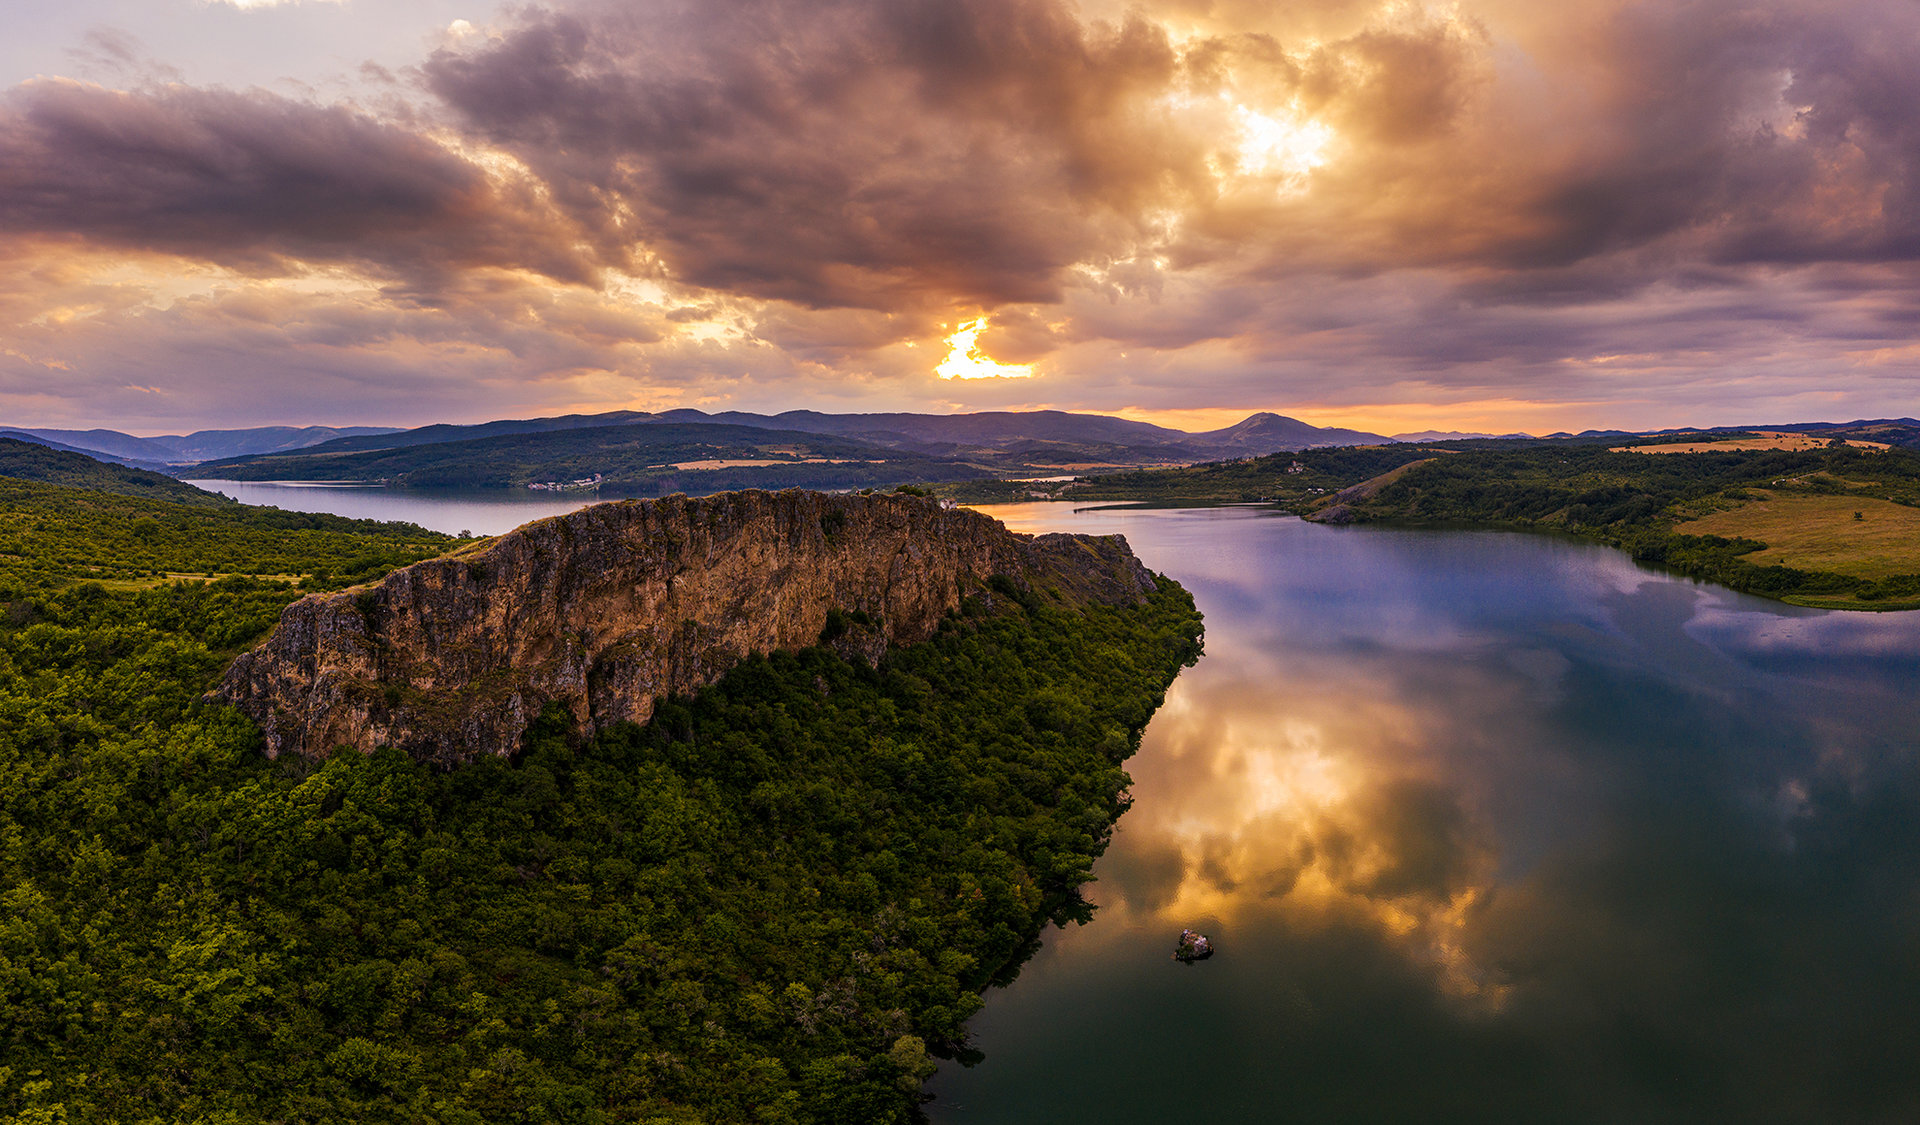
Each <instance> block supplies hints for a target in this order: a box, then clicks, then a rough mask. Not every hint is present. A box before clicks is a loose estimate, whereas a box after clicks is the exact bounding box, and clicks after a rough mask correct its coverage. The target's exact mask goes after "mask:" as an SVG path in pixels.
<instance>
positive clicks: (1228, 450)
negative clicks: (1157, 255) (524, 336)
mask: <svg viewBox="0 0 1920 1125" xmlns="http://www.w3.org/2000/svg"><path fill="white" fill-rule="evenodd" d="M636 425H651V426H687V425H706V426H715V425H717V426H732V427H737V428H740V429H752V430H767V431H779V432H788V433H794V432H798V433H807V434H815V435H823V436H831V437H837V438H843V439H846V440H851V441H859V442H863V443H867V444H870V445H874V446H880V447H883V448H886V449H892V450H896V451H900V452H911V453H918V454H921V455H923V456H926V457H932V458H941V459H950V460H956V461H963V462H967V463H969V464H973V465H977V466H981V467H983V468H986V469H989V470H991V471H993V472H997V473H1000V474H1002V475H1019V474H1021V473H1026V472H1053V471H1065V470H1077V469H1113V468H1131V467H1138V466H1143V465H1171V464H1185V463H1190V462H1194V461H1208V460H1218V459H1220V458H1224V457H1243V456H1250V455H1258V454H1262V453H1271V452H1275V451H1278V450H1293V449H1309V448H1321V447H1325V446H1335V445H1366V444H1378V443H1381V442H1385V441H1388V440H1390V439H1388V438H1385V437H1382V436H1381V435H1379V434H1370V433H1364V432H1362V431H1358V430H1340V429H1322V428H1320V427H1317V426H1310V425H1308V424H1306V423H1305V422H1300V421H1297V420H1295V419H1292V418H1285V417H1282V416H1280V415H1277V414H1255V415H1253V416H1252V417H1249V418H1247V419H1246V420H1245V421H1243V422H1241V423H1239V424H1238V425H1235V426H1230V427H1227V428H1226V429H1223V430H1215V431H1212V432H1210V433H1204V434H1191V433H1187V432H1186V431H1184V430H1175V429H1169V428H1168V427H1165V426H1156V425H1153V424H1151V423H1148V422H1136V421H1133V420H1131V419H1127V418H1116V417H1112V416H1109V415H1104V414H1076V413H1071V412H1068V411H1062V410H1032V411H981V412H977V413H970V414H913V413H882V414H825V413H821V412H819V411H815V410H790V411H786V412H785V413H781V414H754V413H750V412H746V411H736V410H730V411H725V412H722V413H718V414H708V413H706V412H704V411H700V410H668V411H662V412H660V413H657V414H647V413H640V412H636V411H630V410H622V411H614V412H611V413H607V414H569V415H564V416H561V417H554V418H524V419H510V420H503V421H497V422H486V423H481V424H479V425H472V426H454V425H435V426H422V427H420V428H419V429H415V430H406V431H402V432H394V433H385V434H373V435H366V436H358V437H346V438H338V439H335V440H332V441H327V442H322V443H319V444H316V445H313V446H310V447H308V448H306V449H304V450H302V451H300V452H301V453H302V454H303V455H305V456H310V457H331V456H336V455H340V454H347V453H360V452H371V451H374V450H379V449H402V448H415V447H419V446H425V445H439V444H445V443H449V442H458V441H470V440H475V439H481V438H492V437H504V436H509V435H530V434H538V433H556V432H562V431H577V430H589V429H599V428H605V427H610V426H636ZM743 440H749V441H751V440H754V439H743ZM316 479H322V478H316ZM953 479H962V478H953Z"/></svg>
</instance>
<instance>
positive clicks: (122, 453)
mask: <svg viewBox="0 0 1920 1125" xmlns="http://www.w3.org/2000/svg"><path fill="white" fill-rule="evenodd" d="M8 432H9V433H14V434H19V435H28V436H31V437H33V438H38V439H42V440H44V441H47V442H51V443H56V444H57V446H58V447H59V448H63V449H78V450H80V451H81V452H83V453H89V454H95V455H105V456H107V457H109V458H113V459H115V460H118V461H121V462H123V463H124V462H137V463H140V464H142V465H184V464H193V463H195V462H199V461H212V460H217V459H220V458H223V457H242V456H246V455H248V454H254V453H280V452H284V451H286V450H290V449H304V448H306V447H308V446H311V445H318V444H320V443H321V442H324V441H332V440H334V439H336V438H342V437H352V436H356V435H365V434H388V433H393V432H394V431H393V430H392V429H390V428H384V427H378V426H347V427H335V426H256V427H254V428H252V429H245V430H197V431H195V432H193V433H191V434H184V435H181V434H170V435H167V436H165V437H150V438H143V437H134V436H133V435H131V434H123V433H121V432H120V431H119V430H47V429H32V428H28V427H14V428H13V429H12V430H9V431H8Z"/></svg>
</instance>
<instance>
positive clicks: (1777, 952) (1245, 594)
mask: <svg viewBox="0 0 1920 1125" xmlns="http://www.w3.org/2000/svg"><path fill="white" fill-rule="evenodd" d="M214 487H217V488H219V489H220V490H222V491H228V492H229V494H230V495H236V496H238V497H239V498H240V499H243V500H246V501H248V502H250V503H263V502H264V503H272V504H277V505H279V506H281V507H284V508H297V509H303V510H322V511H332V512H338V513H341V514H345V515H356V516H372V517H378V518H383V519H404V520H411V521H413V522H416V523H420V524H423V525H425V526H428V527H432V528H437V529H441V530H446V531H458V530H460V529H462V528H467V529H471V530H473V531H476V532H485V533H495V532H499V531H504V530H506V529H507V528H509V527H511V526H513V525H515V524H517V523H520V522H523V521H524V520H527V519H531V518H535V517H537V516H541V515H547V514H552V513H556V512H561V511H567V510H571V509H572V508H574V507H577V506H579V504H581V503H583V502H584V501H585V498H578V499H569V498H566V497H545V498H539V499H536V498H533V497H521V496H518V495H511V496H510V495H506V494H501V493H490V494H481V495H479V496H474V497H454V498H449V497H445V496H440V495H423V494H418V493H396V492H387V491H385V490H378V489H337V488H336V489H305V490H302V489H294V488H288V487H287V486H284V485H257V484H248V485H239V486H233V485H230V484H227V483H219V484H216V485H214ZM990 510H991V511H992V512H993V514H995V515H997V516H999V517H1000V518H1002V519H1004V520H1006V521H1007V522H1008V523H1009V524H1011V525H1012V526H1014V527H1015V528H1016V529H1019V530H1027V531H1043V530H1068V531H1087V532H1097V533H1105V532H1115V531H1117V532H1122V533H1124V534H1125V535H1126V536H1127V538H1128V539H1129V541H1131V543H1132V544H1133V547H1134V550H1135V551H1136V552H1137V553H1138V554H1139V555H1140V556H1141V557H1142V558H1143V559H1145V560H1146V561H1147V563H1148V564H1149V565H1150V566H1152V567H1154V568H1155V569H1158V570H1161V571H1165V572H1166V573H1168V574H1171V575H1172V576H1174V577H1175V578H1177V579H1179V580H1180V581H1181V582H1182V583H1184V584H1185V585H1186V586H1187V588H1188V589H1190V590H1192V591H1193V593H1194V595H1195V597H1196V598H1198V600H1199V603H1200V607H1201V609H1202V610H1204V611H1205V613H1206V615H1207V655H1206V657H1205V658H1204V659H1202V660H1201V662H1200V663H1199V664H1198V665H1196V666H1195V667H1193V668H1191V669H1189V670H1188V671H1187V672H1186V673H1184V674H1183V675H1182V676H1181V678H1180V679H1179V681H1178V682H1177V683H1176V684H1175V685H1174V687H1173V689H1172V691H1171V692H1170V693H1169V696H1168V699H1167V704H1166V706H1165V707H1164V708H1163V709H1162V710H1161V711H1160V713H1159V714H1158V715H1157V716H1156V717H1155V719H1154V721H1153V723H1152V725H1151V726H1150V727H1149V728H1148V730H1147V733H1146V737H1145V740H1144V744H1143V746H1142V748H1141V752H1140V754H1139V755H1138V756H1137V757H1135V758H1134V759H1133V760H1132V762H1130V763H1129V769H1130V771H1131V772H1132V774H1133V778H1134V785H1133V794H1134V797H1135V804H1134V807H1133V809H1132V811H1131V812H1129V813H1128V814H1127V815H1126V817H1125V818H1124V819H1123V820H1122V821H1121V824H1120V828H1119V830H1118V832H1117V833H1116V835H1115V838H1114V843H1113V846H1112V848H1111V849H1110V850H1109V851H1108V853H1107V854H1106V856H1105V857H1104V858H1103V859H1102V860H1101V862H1100V863H1099V865H1098V866H1097V867H1096V869H1095V871H1096V874H1097V875H1098V878H1099V882H1097V883H1096V884H1095V885H1094V886H1093V887H1091V888H1090V892H1091V893H1090V897H1091V898H1092V899H1093V900H1094V901H1095V902H1097V903H1098V904H1099V910H1098V913H1097V916H1096V917H1095V919H1094V921H1093V923H1092V924H1091V925H1088V926H1085V927H1076V928H1071V929H1069V930H1067V931H1064V932H1054V933H1051V934H1049V935H1048V939H1047V942H1046V945H1045V947H1044V948H1043V949H1042V951H1041V952H1040V954H1039V955H1038V956H1036V957H1035V959H1034V960H1033V961H1032V962H1031V963H1029V964H1028V966H1027V967H1026V969H1025V971H1024V972H1023V973H1022V974H1021V977H1020V979H1019V980H1018V981H1017V982H1015V984H1014V985H1013V986H1012V987H1011V988H1008V989H1005V990H1002V991H998V992H994V993H992V994H990V995H989V997H988V1000H987V1006H986V1009H985V1010H984V1011H983V1012H981V1013H980V1015H979V1016H978V1017H976V1019H975V1020H974V1023H973V1027H974V1030H975V1039H976V1045H977V1046H979V1047H980V1048H981V1049H983V1050H984V1051H985V1052H986V1056H987V1058H986V1062H985V1063H984V1064H983V1065H981V1066H978V1067H974V1068H972V1069H961V1068H958V1067H953V1066H949V1067H947V1068H945V1069H943V1071H942V1073H941V1074H940V1075H939V1076H938V1077H937V1078H936V1079H935V1080H934V1084H933V1089H934V1091H935V1093H936V1095H937V1100H936V1101H935V1102H934V1103H933V1105H931V1106H930V1107H929V1111H930V1113H931V1115H932V1116H933V1119H934V1121H935V1122H936V1123H937V1125H1022V1123H1027V1122H1035V1123H1038V1122H1046V1123H1048V1125H1059V1123H1076V1122H1101V1123H1107V1125H1127V1123H1133V1122H1138V1123H1151V1125H1176V1123H1187V1122H1209V1123H1212V1122H1220V1123H1229V1122H1230V1123H1241V1122H1265V1121H1283V1122H1295V1121H1298V1122H1328V1123H1340V1125H1352V1123H1360V1125H1367V1123H1374V1122H1379V1123H1394V1125H1427V1123H1436V1122H1474V1123H1482V1122H1485V1123H1508V1122H1541V1123H1552V1125H1569V1123H1573V1125H1578V1123H1588V1122H1591V1123H1596V1125H1599V1123H1607V1125H1613V1123H1619V1125H1656V1123H1664V1122H1676V1123H1679V1122H1687V1123H1693V1122H1710V1123H1718V1122H1781V1123H1800V1122H1806V1123H1822V1125H1825V1123H1852V1122H1876V1123H1877V1122H1887V1123H1903V1125H1904V1123H1911V1122H1915V1121H1920V815H1916V814H1917V813H1920V760H1917V759H1920V733H1917V732H1920V613H1909V614H1887V615H1868V614H1843V613H1821V612H1816V611H1811V610H1798V609H1793V608H1789V607H1784V606H1781V605H1778V604H1776V603H1772V602H1766V601H1762V600H1759V599H1755V598H1749V597H1743V596H1741V595H1738V594H1734V593H1731V592H1729V591H1726V590H1721V589H1717V588H1714V587H1710V586H1701V585H1696V584H1694V583H1691V582H1688V581H1685V580H1679V579H1674V578H1671V577H1667V576H1663V575H1659V574H1655V573H1651V572H1649V571H1645V570H1642V569H1640V568H1639V567H1637V566H1635V565H1634V564H1633V563H1632V562H1631V561H1630V560H1628V559H1627V558H1626V557H1625V556H1623V555H1621V554H1619V553H1617V552H1614V551H1609V550H1605V549H1602V548H1596V547H1590V546H1586V545H1582V544H1578V543H1574V542H1569V541H1564V540H1558V539H1551V538H1546V537H1538V536H1521V535H1507V534H1495V533H1468V532H1419V531H1391V530H1378V529H1366V528H1326V527H1319V526H1316V525H1311V524H1305V523H1301V522H1300V521H1298V520H1295V519H1292V518H1289V517H1285V516H1279V515H1275V514H1271V513H1265V512H1259V511H1254V510H1250V509H1214V510H1188V511H1104V512H1099V511H1088V512H1077V513H1076V512H1073V511H1071V510H1070V509H1069V508H1067V507H1064V506H1061V505H1048V504H1032V505H1015V506H1007V507H1000V508H994V509H990ZM1183 926H1194V927H1196V928H1198V929H1200V930H1202V931H1203V932H1205V933H1207V934H1209V935H1211V936H1212V937H1213V938H1214V939H1215V940H1216V942H1217V944H1218V946H1219V948H1220V954H1219V955H1218V956H1217V957H1215V958H1214V959H1213V960H1211V961H1208V962H1206V963H1203V964H1200V965H1194V966H1181V965H1178V964H1175V963H1174V962H1173V961H1172V960H1171V958H1170V956H1169V955H1170V953H1171V951H1172V948H1173V942H1174V938H1175V936H1176V935H1177V934H1178V932H1179V930H1180V929H1181V927H1183Z"/></svg>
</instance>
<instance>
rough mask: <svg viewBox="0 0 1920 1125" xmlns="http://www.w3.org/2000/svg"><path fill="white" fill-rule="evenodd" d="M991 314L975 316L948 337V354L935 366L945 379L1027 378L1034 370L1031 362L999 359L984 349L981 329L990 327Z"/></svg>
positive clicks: (936, 372) (935, 370)
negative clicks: (989, 315) (992, 356)
mask: <svg viewBox="0 0 1920 1125" xmlns="http://www.w3.org/2000/svg"><path fill="white" fill-rule="evenodd" d="M986 328H987V318H986V317H984V316H981V317H975V318H974V319H972V320H970V321H968V322H966V323H965V324H963V325H961V326H960V329H959V331H957V332H955V333H954V334H953V335H951V336H949V337H947V344H948V351H947V358H945V359H943V360H941V361H940V366H938V367H936V368H934V369H933V370H934V374H936V375H938V376H940V377H941V378H942V379H1025V378H1027V377H1029V376H1031V375H1032V374H1033V364H1031V363H998V362H996V361H994V360H993V359H992V358H991V357H989V356H988V355H986V353H984V352H982V351H981V350H980V345H979V342H978V341H979V339H980V333H982V332H984V331H986Z"/></svg>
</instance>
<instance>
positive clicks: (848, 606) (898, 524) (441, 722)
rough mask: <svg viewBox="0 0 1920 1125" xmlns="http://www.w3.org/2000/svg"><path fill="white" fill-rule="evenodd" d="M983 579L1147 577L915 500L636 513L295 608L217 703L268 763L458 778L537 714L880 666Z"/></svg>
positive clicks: (712, 503) (611, 510) (770, 500)
mask: <svg viewBox="0 0 1920 1125" xmlns="http://www.w3.org/2000/svg"><path fill="white" fill-rule="evenodd" d="M995 576H1000V577H1003V578H1004V579H1006V580H1007V581H1011V582H1013V583H1014V584H1015V585H1016V586H1017V587H1019V588H1022V589H1029V590H1033V589H1038V590H1042V591H1047V592H1048V593H1049V594H1050V595H1057V596H1059V597H1060V598H1063V599H1066V600H1070V601H1074V602H1079V603H1104V604H1137V603H1138V602H1140V601H1142V600H1143V599H1144V598H1145V596H1146V594H1147V593H1148V592H1149V591H1151V590H1152V589H1153V583H1154V579H1153V576H1152V574H1151V573H1150V572H1149V571H1148V570H1147V569H1146V568H1145V567H1144V566H1142V565H1141V563H1140V561H1139V560H1138V559H1136V558H1135V557H1134V556H1133V554H1132V552H1131V551H1130V550H1129V549H1128V547H1127V545H1126V541H1125V540H1124V539H1122V538H1121V537H1119V536H1107V537H1093V536H1080V535H1041V536H1028V535H1020V534H1016V533H1014V532H1011V531H1008V530H1007V529H1006V527H1005V526H1004V525H1002V524H1001V523H1000V522H999V521H997V520H994V519H992V518H990V517H988V516H985V515H982V514H981V513H978V512H974V511H970V510H967V509H957V508H944V507H942V506H941V505H940V504H939V503H938V502H936V501H931V500H926V499H921V498H918V497H914V496H907V495H901V494H889V495H864V496H831V495H825V494H821V493H815V492H802V491H798V490H790V491H787V492H779V493H770V492H759V491H748V492H732V493H722V494H720V495H716V496H709V497H703V498H700V499H688V498H687V497H684V496H671V497H667V498H665V499H662V500H629V501H621V502H616V503H607V504H596V505H593V506H591V507H588V508H583V509H581V510H579V511H577V512H573V513H571V514H568V515H564V516H556V517H553V518H550V519H544V520H538V521H535V522H533V523H530V524H528V525H526V526H525V527H522V528H519V529H518V530H515V531H513V532H510V533H508V534H506V535H503V536H500V537H499V538H497V539H493V540H490V541H488V542H486V543H484V544H481V545H479V546H477V547H475V548H471V549H469V550H467V551H465V552H463V553H461V554H458V555H453V556H448V557H444V558H438V559H430V560H428V561H426V562H421V563H416V564H414V565H413V566H409V567H406V568H404V569H401V570H397V571H395V572H393V573H392V574H389V575H387V576H386V577H385V578H384V579H382V580H381V581H380V582H378V583H376V584H373V585H370V586H366V587H361V588H358V589H354V590H345V591H340V592H338V593H328V594H313V595H309V596H308V597H305V598H302V599H301V600H300V601H298V602H295V603H294V604H292V605H290V606H288V607H287V609H286V611H285V612H284V613H283V614H282V615H281V618H280V623H279V624H278V625H277V626H276V627H275V628H274V630H273V632H272V633H271V634H269V635H268V637H267V639H266V640H265V641H264V642H262V643H261V644H260V646H259V647H257V648H255V649H254V650H253V651H251V652H248V653H246V654H243V655H242V656H241V657H240V658H239V659H237V660H236V661H234V663H233V665H232V666H231V667H230V668H229V669H228V671H227V674H226V676H225V678H224V679H223V680H222V681H221V683H220V686H219V687H218V688H217V689H216V691H215V692H214V693H213V694H214V696H215V697H216V698H219V699H222V700H225V701H226V702H229V703H231V704H233V705H234V706H235V707H236V708H238V709H239V710H240V711H242V712H243V713H245V714H247V715H248V716H250V717H251V718H253V719H254V720H255V721H256V722H258V723H259V724H260V726H261V728H262V730H263V731H264V732H265V735H266V744H267V753H268V754H269V755H270V756H275V757H277V756H278V755H280V754H284V753H293V754H300V755H304V756H307V757H324V756H325V755H326V754H328V753H330V752H331V751H332V750H333V748H334V747H336V746H341V745H346V746H351V747H354V748H356V749H358V750H361V751H363V752H368V751H372V750H373V749H375V748H376V747H379V746H382V745H393V746H398V747H400V748H402V749H404V750H406V751H408V752H409V753H411V754H413V755H415V756H416V757H419V758H422V759H425V760H430V761H434V762H438V763H442V764H453V763H457V762H461V761H467V760H471V759H473V758H476V757H478V756H480V755H483V754H509V753H512V752H513V751H514V750H515V749H516V748H517V747H518V746H519V743H520V736H521V734H522V733H523V732H524V731H525V729H526V727H527V725H528V723H530V722H531V721H532V720H533V719H534V718H535V717H536V716H537V715H539V714H540V712H541V710H542V709H543V708H544V707H545V706H546V705H547V704H549V703H555V702H557V703H559V704H561V705H562V706H563V707H564V708H565V709H566V710H567V712H568V713H569V714H571V715H572V717H573V721H574V725H575V727H576V729H577V730H578V731H579V732H581V733H583V734H585V733H590V732H592V731H594V730H597V729H599V728H601V727H604V726H606V725H608V724H610V723H614V722H620V721H634V722H644V721H645V720H646V719H647V718H648V717H649V716H650V715H651V714H652V713H653V709H654V706H655V704H656V703H657V702H658V701H659V700H661V699H663V698H666V697H667V696H670V695H675V694H686V693H690V692H692V691H694V690H696V689H697V688H700V687H703V686H705V685H707V684H710V683H713V682H714V681H715V680H718V679H719V678H720V677H721V675H723V674H724V673H725V672H726V671H727V670H728V669H729V668H731V667H733V665H735V664H737V663H738V662H739V661H740V660H742V659H744V658H745V657H746V656H748V655H749V654H755V653H760V654H764V653H769V652H773V651H776V650H781V649H798V648H804V647H806V646H809V645H813V644H816V643H820V642H821V640H822V639H823V634H829V635H831V641H832V643H833V644H834V645H835V647H836V648H838V649H839V650H840V651H841V652H842V653H843V654H845V655H848V656H854V657H858V658H862V659H865V660H867V661H868V662H870V663H877V662H878V661H879V659H880V657H881V656H882V655H883V654H884V653H885V651H886V649H887V647H888V646H892V645H906V644H914V643H917V642H920V641H924V640H926V639H928V638H929V637H931V636H932V635H933V633H934V631H935V630H936V629H937V628H938V627H939V624H940V622H941V620H942V619H944V618H945V617H946V616H947V615H948V614H949V613H950V612H952V611H953V610H955V609H957V608H958V607H959V605H960V601H961V599H962V598H963V597H965V596H966V595H967V594H969V593H971V592H973V591H975V590H977V589H979V588H980V587H981V586H982V585H983V584H985V583H987V582H989V581H990V580H991V579H993V578H994V577H995ZM834 611H837V613H834V616H833V623H834V627H833V628H832V629H829V626H828V623H829V614H830V612H834Z"/></svg>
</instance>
